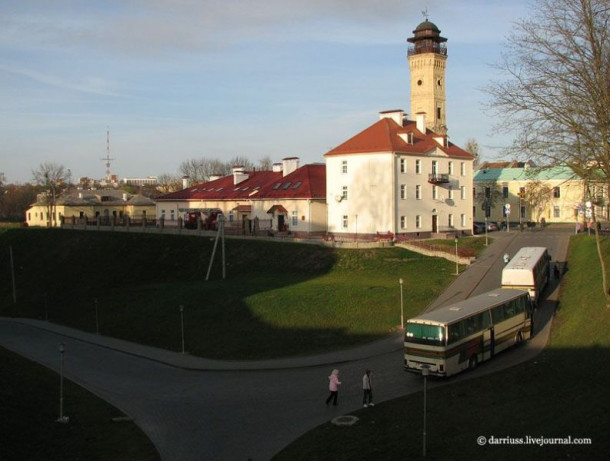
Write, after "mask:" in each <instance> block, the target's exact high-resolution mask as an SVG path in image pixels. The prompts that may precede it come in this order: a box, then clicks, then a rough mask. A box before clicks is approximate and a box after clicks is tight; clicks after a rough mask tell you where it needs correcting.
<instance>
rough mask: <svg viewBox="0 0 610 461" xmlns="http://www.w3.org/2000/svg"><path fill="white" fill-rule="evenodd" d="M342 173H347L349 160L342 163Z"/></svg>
mask: <svg viewBox="0 0 610 461" xmlns="http://www.w3.org/2000/svg"><path fill="white" fill-rule="evenodd" d="M341 173H343V174H346V173H347V160H343V161H342V162H341Z"/></svg>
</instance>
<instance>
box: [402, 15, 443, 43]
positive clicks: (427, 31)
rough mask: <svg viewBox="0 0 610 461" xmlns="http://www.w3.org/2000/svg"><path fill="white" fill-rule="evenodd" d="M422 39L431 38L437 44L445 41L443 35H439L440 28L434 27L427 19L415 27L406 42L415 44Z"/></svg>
mask: <svg viewBox="0 0 610 461" xmlns="http://www.w3.org/2000/svg"><path fill="white" fill-rule="evenodd" d="M423 40H432V41H433V42H435V43H437V44H438V43H442V42H446V41H447V39H446V38H445V37H441V30H440V29H439V28H438V27H436V24H434V23H433V22H430V21H428V20H427V19H426V20H425V21H424V22H422V23H420V24H419V25H418V26H417V27H416V28H415V30H414V31H413V37H409V38H408V39H407V42H409V43H415V44H417V43H418V42H421V41H423Z"/></svg>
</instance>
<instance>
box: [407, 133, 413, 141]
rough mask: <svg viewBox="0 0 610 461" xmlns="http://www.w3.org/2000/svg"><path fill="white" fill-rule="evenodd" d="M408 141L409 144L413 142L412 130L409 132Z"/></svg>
mask: <svg viewBox="0 0 610 461" xmlns="http://www.w3.org/2000/svg"><path fill="white" fill-rule="evenodd" d="M407 143H408V144H413V132H412V131H409V132H408V133H407Z"/></svg>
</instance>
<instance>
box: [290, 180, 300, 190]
mask: <svg viewBox="0 0 610 461" xmlns="http://www.w3.org/2000/svg"><path fill="white" fill-rule="evenodd" d="M301 184H302V183H301V181H297V182H295V183H294V186H292V188H293V189H298V188H299V186H300V185H301Z"/></svg>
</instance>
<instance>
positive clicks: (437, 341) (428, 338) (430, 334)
mask: <svg viewBox="0 0 610 461" xmlns="http://www.w3.org/2000/svg"><path fill="white" fill-rule="evenodd" d="M444 333H445V329H444V328H443V327H442V326H440V325H423V324H420V323H407V327H406V331H405V336H406V337H407V338H409V342H410V343H416V344H428V345H430V346H444V345H445V335H444Z"/></svg>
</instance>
